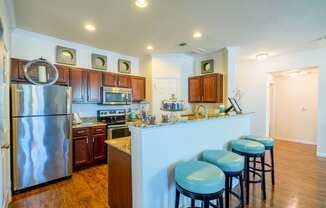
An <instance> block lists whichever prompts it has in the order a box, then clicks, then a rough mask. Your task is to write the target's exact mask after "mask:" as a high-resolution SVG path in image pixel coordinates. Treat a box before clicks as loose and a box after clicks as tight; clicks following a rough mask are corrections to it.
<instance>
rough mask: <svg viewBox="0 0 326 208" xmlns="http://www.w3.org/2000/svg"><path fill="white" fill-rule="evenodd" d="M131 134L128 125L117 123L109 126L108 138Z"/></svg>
mask: <svg viewBox="0 0 326 208" xmlns="http://www.w3.org/2000/svg"><path fill="white" fill-rule="evenodd" d="M128 136H130V131H129V128H128V125H125V124H123V125H116V126H109V127H108V140H111V139H119V138H122V137H128Z"/></svg>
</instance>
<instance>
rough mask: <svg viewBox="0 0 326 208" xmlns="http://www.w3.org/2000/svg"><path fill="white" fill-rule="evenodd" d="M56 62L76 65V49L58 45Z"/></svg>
mask: <svg viewBox="0 0 326 208" xmlns="http://www.w3.org/2000/svg"><path fill="white" fill-rule="evenodd" d="M56 55H57V57H56V62H57V63H60V64H68V65H76V50H75V49H72V48H66V47H63V46H57V48H56Z"/></svg>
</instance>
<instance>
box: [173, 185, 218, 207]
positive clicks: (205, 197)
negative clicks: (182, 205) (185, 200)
mask: <svg viewBox="0 0 326 208" xmlns="http://www.w3.org/2000/svg"><path fill="white" fill-rule="evenodd" d="M223 193H224V189H222V190H221V191H219V192H217V193H212V194H198V193H193V192H190V191H187V190H186V189H183V188H182V187H181V186H179V185H178V184H176V192H175V208H179V201H180V194H183V195H185V196H187V197H189V198H191V208H195V200H200V201H202V203H201V206H202V208H210V206H213V207H216V208H223ZM212 200H216V202H218V203H217V205H216V206H215V205H214V204H211V203H210V201H212Z"/></svg>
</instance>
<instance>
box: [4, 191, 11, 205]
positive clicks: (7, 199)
mask: <svg viewBox="0 0 326 208" xmlns="http://www.w3.org/2000/svg"><path fill="white" fill-rule="evenodd" d="M10 202H11V192H10V191H8V193H7V194H6V198H5V202H4V207H5V208H7V207H9V203H10Z"/></svg>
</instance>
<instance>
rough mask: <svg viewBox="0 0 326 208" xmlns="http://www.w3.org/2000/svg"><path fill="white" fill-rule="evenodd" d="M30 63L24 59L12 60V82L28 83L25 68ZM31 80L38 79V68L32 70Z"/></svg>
mask: <svg viewBox="0 0 326 208" xmlns="http://www.w3.org/2000/svg"><path fill="white" fill-rule="evenodd" d="M27 63H28V61H27V60H22V59H15V58H12V59H11V80H12V81H18V82H26V81H27V80H26V79H25V73H24V67H25V65H26V64H27ZM29 74H30V76H31V78H34V79H35V78H37V77H38V76H37V70H36V68H32V69H30V72H29Z"/></svg>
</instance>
